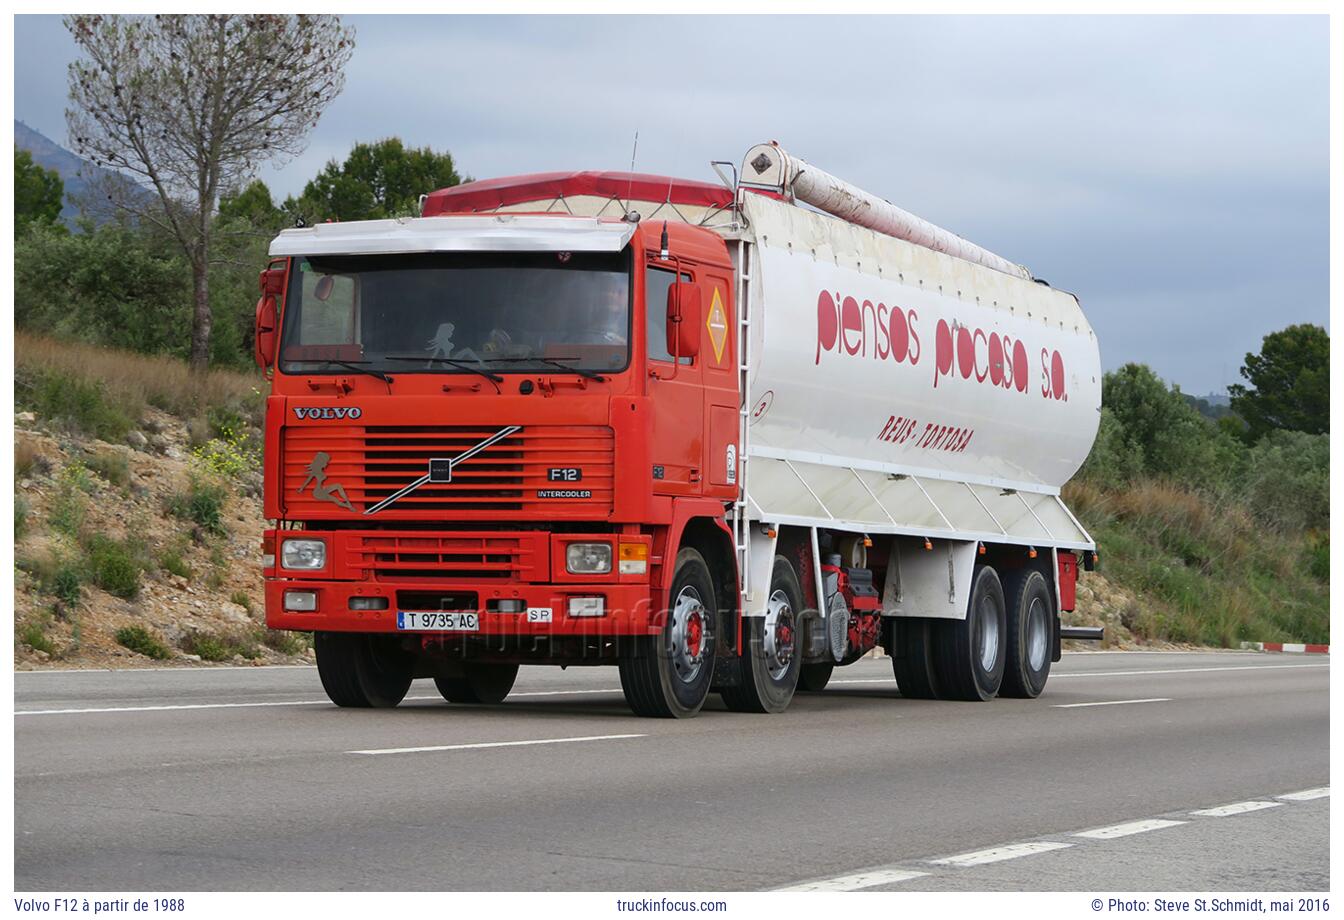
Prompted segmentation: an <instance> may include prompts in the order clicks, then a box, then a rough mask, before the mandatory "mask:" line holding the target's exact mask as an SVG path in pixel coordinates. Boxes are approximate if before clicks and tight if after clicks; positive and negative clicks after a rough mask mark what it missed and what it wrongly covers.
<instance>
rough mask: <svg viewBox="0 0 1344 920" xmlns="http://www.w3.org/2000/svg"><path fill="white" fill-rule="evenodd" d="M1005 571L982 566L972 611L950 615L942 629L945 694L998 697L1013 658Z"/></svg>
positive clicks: (942, 687)
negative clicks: (957, 617)
mask: <svg viewBox="0 0 1344 920" xmlns="http://www.w3.org/2000/svg"><path fill="white" fill-rule="evenodd" d="M1005 606H1006V605H1005V604H1004V599H1003V585H1002V583H1000V581H999V574H998V573H997V572H995V571H994V569H993V568H992V567H990V566H987V565H977V566H976V567H975V572H974V574H973V575H972V576H971V597H970V601H969V603H968V604H967V605H966V616H965V618H964V619H960V620H945V621H943V623H942V624H941V627H940V628H939V630H938V640H937V650H936V657H935V659H934V660H935V661H936V663H937V671H938V684H939V689H940V690H941V691H942V696H943V698H944V699H949V700H971V701H976V700H979V701H983V700H990V699H993V698H994V696H995V695H996V694H997V693H998V692H999V687H1000V685H1001V684H1002V683H1003V672H1004V664H1005V662H1006V661H1007V658H1008V655H1007V646H1008V643H1007V633H1008V613H1007V610H1006V609H1005Z"/></svg>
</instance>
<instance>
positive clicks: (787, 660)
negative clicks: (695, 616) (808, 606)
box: [720, 556, 803, 712]
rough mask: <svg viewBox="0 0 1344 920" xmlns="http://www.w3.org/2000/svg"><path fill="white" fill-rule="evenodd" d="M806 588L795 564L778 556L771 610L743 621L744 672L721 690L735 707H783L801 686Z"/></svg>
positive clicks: (764, 709)
mask: <svg viewBox="0 0 1344 920" xmlns="http://www.w3.org/2000/svg"><path fill="white" fill-rule="evenodd" d="M802 601H803V590H802V588H801V587H800V586H799V584H798V576H797V575H796V574H794V571H793V564H792V563H790V562H789V560H788V559H785V558H784V557H783V556H776V557H775V568H774V571H773V573H772V574H771V577H770V598H769V600H768V601H766V605H765V616H764V617H752V618H750V619H749V620H746V621H745V622H744V623H743V624H742V643H743V645H744V648H743V650H742V653H741V654H740V655H738V658H737V661H738V667H739V668H740V678H739V680H738V682H737V683H736V684H735V685H733V686H729V687H724V688H723V689H722V690H721V691H720V694H721V695H722V696H723V701H724V703H726V704H727V706H728V708H729V709H731V710H733V711H734V712H783V711H784V710H785V709H786V708H788V705H789V702H790V701H791V700H792V699H793V692H794V690H796V689H797V687H798V672H799V670H800V669H801V667H802V662H803V656H802V649H801V648H800V647H799V643H798V627H799V624H800V621H801V619H802V606H803V604H802Z"/></svg>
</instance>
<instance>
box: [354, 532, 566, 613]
mask: <svg viewBox="0 0 1344 920" xmlns="http://www.w3.org/2000/svg"><path fill="white" fill-rule="evenodd" d="M346 552H347V554H348V558H347V561H348V563H349V564H350V565H351V566H352V567H354V568H355V569H357V570H358V574H359V576H360V577H363V578H369V577H372V578H373V579H375V580H378V581H410V580H415V579H458V580H462V581H471V582H480V581H526V580H536V579H538V578H540V579H544V578H545V577H546V572H547V570H548V560H547V558H546V553H547V536H546V534H542V533H538V534H490V533H476V534H454V535H452V536H431V535H421V534H414V533H387V534H360V535H358V536H355V537H353V538H351V539H350V541H349V543H348V544H347V550H346ZM428 609H439V608H428Z"/></svg>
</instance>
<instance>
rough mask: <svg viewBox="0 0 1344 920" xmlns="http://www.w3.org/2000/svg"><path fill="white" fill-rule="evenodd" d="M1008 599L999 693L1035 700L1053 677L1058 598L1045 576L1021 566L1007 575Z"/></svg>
mask: <svg viewBox="0 0 1344 920" xmlns="http://www.w3.org/2000/svg"><path fill="white" fill-rule="evenodd" d="M1003 591H1004V594H1005V595H1006V600H1007V602H1008V655H1007V662H1006V664H1005V665H1004V672H1003V686H1001V687H1000V688H999V696H1007V697H1013V698H1016V699H1026V700H1034V699H1036V697H1038V696H1040V695H1041V691H1042V690H1044V689H1045V682H1046V680H1048V679H1049V677H1050V657H1051V656H1050V645H1051V638H1052V628H1051V627H1052V626H1053V625H1054V624H1053V623H1052V620H1053V618H1054V610H1055V601H1054V598H1053V597H1051V593H1050V588H1049V586H1048V585H1047V584H1046V581H1045V576H1044V575H1042V574H1041V573H1040V572H1038V571H1037V570H1035V569H1018V570H1017V571H1014V572H1010V573H1008V574H1007V575H1006V576H1004V579H1003Z"/></svg>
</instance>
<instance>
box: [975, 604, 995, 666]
mask: <svg viewBox="0 0 1344 920" xmlns="http://www.w3.org/2000/svg"><path fill="white" fill-rule="evenodd" d="M978 613H979V617H978V619H979V623H977V624H976V625H977V626H978V627H979V629H978V632H979V633H980V667H981V668H982V669H983V670H984V671H985V673H989V672H990V671H993V670H994V664H995V662H996V661H998V658H999V618H998V617H996V616H995V615H994V613H995V610H994V599H993V598H991V597H986V598H984V599H983V600H981V601H980V606H979V610H978Z"/></svg>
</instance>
